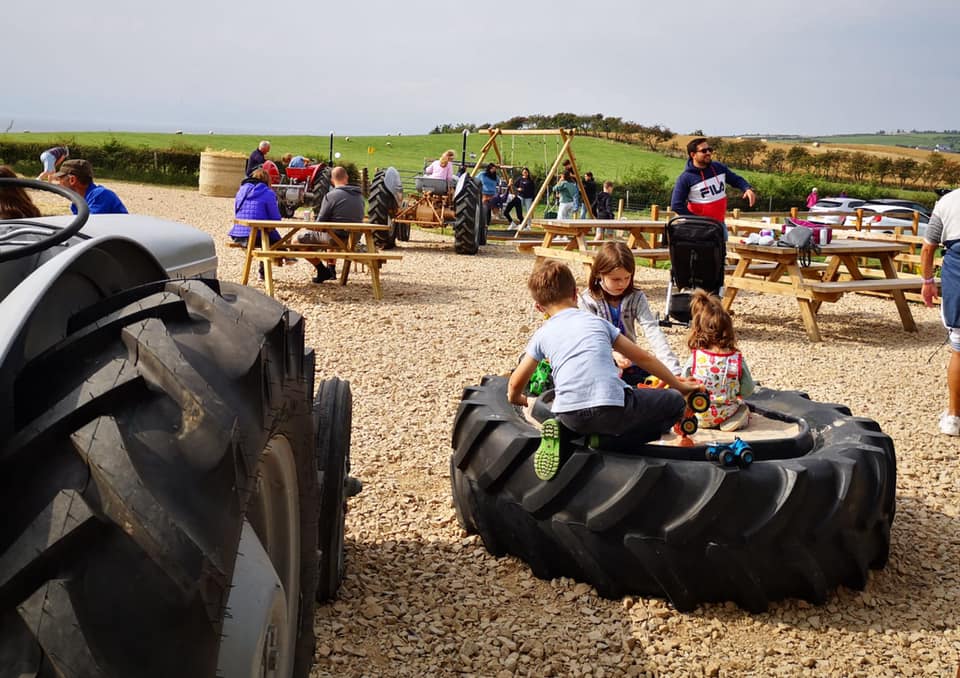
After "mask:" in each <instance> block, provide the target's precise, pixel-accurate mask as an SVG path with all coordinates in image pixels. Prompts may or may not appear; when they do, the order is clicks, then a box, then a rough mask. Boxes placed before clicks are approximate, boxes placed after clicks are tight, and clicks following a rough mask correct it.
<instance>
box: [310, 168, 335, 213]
mask: <svg viewBox="0 0 960 678" xmlns="http://www.w3.org/2000/svg"><path fill="white" fill-rule="evenodd" d="M309 192H310V195H311V196H313V197H312V198H311V201H310V202H311V207H312V208H313V220H314V221H316V220H317V215H318V214H320V205H322V204H323V199H324V197H325V196H326V195H327V193H329V192H330V168H329V167H325V168H324V169H322V170H321V171H319V172H317V173H316V175H315V176H314V178H313V183H311V184H310V190H309Z"/></svg>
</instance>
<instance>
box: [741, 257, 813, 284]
mask: <svg viewBox="0 0 960 678" xmlns="http://www.w3.org/2000/svg"><path fill="white" fill-rule="evenodd" d="M776 267H777V264H776V263H774V262H772V261H754V262H751V264H750V267H749V268H748V269H747V275H762V276H763V277H767V276H768V275H770V274H771V273H773V270H774V269H775V268H776ZM724 270H725V271H726V273H727V275H732V274H733V273H734V271H736V270H737V265H736V263H733V264H727V265H726V267H725V268H724ZM825 270H827V265H826V264H825V263H824V262H822V261H815V262H813V263H812V264H810V265H809V266H802V267H800V272H801V273H802V274H803V277H804V278H811V279H813V280H819V279H820V277H821V276H822V275H823V272H824V271H825Z"/></svg>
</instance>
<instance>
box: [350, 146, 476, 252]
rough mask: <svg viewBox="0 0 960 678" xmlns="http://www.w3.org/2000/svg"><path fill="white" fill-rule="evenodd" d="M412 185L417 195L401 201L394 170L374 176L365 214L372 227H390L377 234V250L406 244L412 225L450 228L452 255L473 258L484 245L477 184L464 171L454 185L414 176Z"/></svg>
mask: <svg viewBox="0 0 960 678" xmlns="http://www.w3.org/2000/svg"><path fill="white" fill-rule="evenodd" d="M461 166H462V165H461ZM415 181H416V193H411V194H409V195H407V196H406V197H404V193H403V182H402V180H401V179H400V173H399V172H398V171H397V170H396V168H393V167H388V168H387V169H386V170H379V171H377V173H376V174H375V175H374V177H373V181H372V182H371V183H370V195H369V197H368V198H367V214H368V215H369V218H370V221H371V222H372V223H375V224H384V225H388V226H390V231H389V232H378V233H377V246H378V247H380V248H381V249H391V248H392V247H394V246H395V245H396V241H397V240H402V241H407V240H409V239H410V226H411V225H413V224H416V225H418V226H420V227H423V228H443V227H444V226H446V225H448V224H452V225H453V238H454V240H453V249H454V251H455V252H456V253H457V254H476V253H477V251H478V250H479V249H480V246H481V245H485V244H486V242H487V239H486V224H485V223H484V211H483V207H482V204H481V199H480V181H479V180H478V179H475V178H474V177H471V176H470V175H469V174H467V173H466V172H463V171H461V173H460V175H459V177H458V178H457V179H456V180H455V181H454V180H451V181H447V180H446V179H438V178H433V177H426V176H417V177H416V179H415ZM381 233H382V235H381Z"/></svg>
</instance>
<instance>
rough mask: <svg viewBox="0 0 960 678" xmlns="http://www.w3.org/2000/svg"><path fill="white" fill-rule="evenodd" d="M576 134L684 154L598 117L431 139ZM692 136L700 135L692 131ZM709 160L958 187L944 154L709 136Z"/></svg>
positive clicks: (565, 116) (642, 131) (656, 131)
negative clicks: (512, 132) (879, 152)
mask: <svg viewBox="0 0 960 678" xmlns="http://www.w3.org/2000/svg"><path fill="white" fill-rule="evenodd" d="M489 128H500V129H529V130H537V129H557V128H563V129H576V130H577V132H578V133H579V134H583V135H584V136H595V137H602V138H605V139H612V140H614V141H619V142H622V143H628V144H636V145H639V146H643V147H644V148H646V149H647V150H651V151H656V152H659V153H663V154H664V155H670V156H674V157H679V158H685V157H686V149H685V148H682V147H681V146H680V145H679V144H678V143H677V142H676V140H675V137H676V136H677V135H676V133H675V132H673V131H672V130H670V129H669V128H668V127H665V126H664V125H641V124H640V123H636V122H632V121H630V120H624V119H623V118H620V117H613V116H605V115H603V114H602V113H596V114H593V115H578V114H576V113H555V114H553V115H541V114H537V115H517V116H514V117H512V118H509V119H507V120H500V121H498V122H493V123H483V124H482V125H475V124H472V123H448V124H442V125H437V126H436V127H434V128H433V129H432V130H430V134H448V133H457V132H462V131H463V130H469V131H470V132H476V131H477V130H478V129H489ZM693 134H694V135H702V132H700V131H699V130H696V131H694V132H693ZM709 140H710V145H711V146H713V148H714V149H716V150H715V151H714V157H716V158H717V159H718V160H721V161H722V162H724V163H726V164H727V165H730V166H731V167H733V168H735V169H746V170H758V171H763V172H769V173H771V174H779V175H784V174H804V175H808V176H810V177H813V178H820V179H822V180H824V181H837V182H842V181H849V182H851V183H853V184H875V185H877V186H891V185H892V186H896V187H898V188H901V189H913V190H931V189H934V188H939V187H942V186H957V185H960V162H958V161H954V160H950V159H948V157H947V155H945V154H944V153H939V152H931V153H930V155H929V156H928V157H927V159H926V160H924V161H923V162H921V161H919V160H914V159H913V158H906V157H900V158H891V157H885V156H876V155H871V154H868V153H864V152H861V151H842V150H835V151H834V150H825V151H822V152H817V153H811V152H810V151H809V150H808V149H807V148H805V147H804V146H801V145H794V146H791V147H790V148H789V149H786V150H784V149H783V148H779V147H769V146H768V145H767V144H766V143H765V142H763V141H762V140H760V139H753V138H750V139H742V140H732V139H723V138H717V137H711V138H710V139H709Z"/></svg>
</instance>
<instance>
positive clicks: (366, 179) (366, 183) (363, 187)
mask: <svg viewBox="0 0 960 678" xmlns="http://www.w3.org/2000/svg"><path fill="white" fill-rule="evenodd" d="M360 192H361V193H363V197H364V198H369V197H370V172H369V170H368V169H367V168H366V167H361V168H360Z"/></svg>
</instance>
